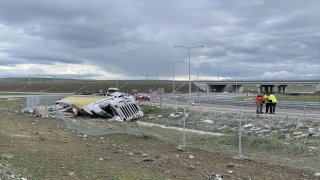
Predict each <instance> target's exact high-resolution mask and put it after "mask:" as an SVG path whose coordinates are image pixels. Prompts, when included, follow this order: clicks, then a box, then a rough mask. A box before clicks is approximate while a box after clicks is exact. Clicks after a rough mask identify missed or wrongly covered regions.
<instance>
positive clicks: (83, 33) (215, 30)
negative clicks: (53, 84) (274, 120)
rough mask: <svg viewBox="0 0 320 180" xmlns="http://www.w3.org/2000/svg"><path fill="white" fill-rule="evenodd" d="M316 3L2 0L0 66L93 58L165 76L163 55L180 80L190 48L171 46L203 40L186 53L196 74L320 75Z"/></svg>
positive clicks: (131, 72)
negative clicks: (173, 66)
mask: <svg viewBox="0 0 320 180" xmlns="http://www.w3.org/2000/svg"><path fill="white" fill-rule="evenodd" d="M319 7H320V1H318V0H308V1H300V0H283V1H276V0H266V1H263V0H230V1H217V2H216V1H209V0H199V1H193V0H175V1H169V0H165V1H150V0H138V1H129V0H121V1H113V0H108V1H104V0H93V1H82V0H68V1H62V0H58V1H53V0H25V1H8V0H0V38H1V40H2V41H1V42H0V50H1V51H0V65H3V66H7V65H10V62H11V65H14V64H24V65H27V64H28V63H30V64H42V65H48V64H52V66H53V65H55V64H59V63H62V64H66V65H67V66H70V67H71V66H72V65H80V66H81V65H83V66H87V65H91V66H98V67H100V68H101V70H102V71H105V72H108V73H113V74H117V75H118V76H123V77H130V78H132V79H139V78H140V79H141V78H146V76H147V75H148V76H150V77H152V78H156V77H157V76H161V77H165V78H166V79H171V78H172V77H171V76H172V64H165V63H163V62H164V61H171V62H173V61H183V63H181V64H180V63H179V64H176V68H175V74H176V75H177V76H179V77H184V78H185V79H187V75H188V60H189V57H188V50H187V49H182V48H174V46H176V45H179V46H186V47H192V46H198V45H203V46H205V47H204V48H197V49H192V50H191V67H192V68H202V67H205V69H206V70H203V71H199V73H200V75H201V76H206V77H208V78H209V77H213V76H215V77H216V76H217V69H218V68H217V66H218V64H219V66H220V68H221V69H220V70H221V77H222V76H224V77H231V78H235V77H236V76H237V75H235V74H239V75H238V76H241V77H242V78H252V79H254V78H278V77H279V76H280V74H281V75H282V77H296V78H300V77H308V78H318V79H319V78H320V71H319V70H317V68H319V69H320V55H319V49H320V40H319V39H320V34H319V32H320V13H319V12H320V11H319ZM1 29H2V30H1ZM300 63H301V65H299V66H294V65H295V64H300ZM288 64H290V67H288ZM259 67H263V68H261V69H259ZM75 68H79V67H78V66H76V67H75ZM92 69H93V67H92ZM101 70H100V71H101ZM75 71H77V70H75ZM79 71H80V70H79ZM293 72H299V75H295V74H294V73H293ZM62 73H63V72H62ZM96 74H97V75H99V73H98V72H96ZM196 74H197V73H196V71H193V72H192V75H193V76H196ZM301 74H305V76H301ZM308 74H309V75H308ZM310 74H311V75H310ZM286 75H287V76H286ZM118 78H121V77H118ZM113 79H114V77H113Z"/></svg>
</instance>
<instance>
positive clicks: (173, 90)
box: [164, 61, 183, 94]
mask: <svg viewBox="0 0 320 180" xmlns="http://www.w3.org/2000/svg"><path fill="white" fill-rule="evenodd" d="M179 62H183V61H175V62H168V61H165V62H164V63H172V94H175V92H176V91H175V88H174V64H175V63H179Z"/></svg>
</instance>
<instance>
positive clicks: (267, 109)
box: [263, 94, 271, 113]
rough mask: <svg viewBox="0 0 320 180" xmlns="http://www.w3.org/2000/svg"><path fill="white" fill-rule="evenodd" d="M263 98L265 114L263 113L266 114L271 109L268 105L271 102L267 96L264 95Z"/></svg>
mask: <svg viewBox="0 0 320 180" xmlns="http://www.w3.org/2000/svg"><path fill="white" fill-rule="evenodd" d="M263 98H264V101H265V102H266V112H265V113H268V112H269V108H270V109H271V107H270V105H271V100H270V99H269V96H268V95H267V94H266V95H264V96H263Z"/></svg>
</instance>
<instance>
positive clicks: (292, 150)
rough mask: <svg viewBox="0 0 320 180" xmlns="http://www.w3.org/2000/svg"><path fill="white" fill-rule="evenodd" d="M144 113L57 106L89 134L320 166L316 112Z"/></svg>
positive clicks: (32, 102) (49, 101)
mask: <svg viewBox="0 0 320 180" xmlns="http://www.w3.org/2000/svg"><path fill="white" fill-rule="evenodd" d="M61 98H62V97H58V96H36V97H28V98H27V106H28V107H32V106H41V105H44V106H45V107H46V108H45V110H46V111H47V112H48V113H47V114H50V113H49V112H50V111H54V110H56V109H55V108H52V105H54V104H55V101H57V100H59V99H61ZM141 107H142V109H143V111H144V113H145V116H144V117H143V118H140V119H139V121H138V122H115V121H109V120H107V119H91V118H90V117H87V116H76V117H74V118H70V117H67V116H65V115H64V114H62V113H60V112H59V111H57V113H56V116H52V117H56V118H58V119H61V120H63V121H65V122H66V124H67V127H68V128H69V129H70V130H72V131H75V132H78V133H82V134H86V135H94V136H98V135H105V134H111V133H125V134H132V135H140V136H142V137H152V138H155V139H158V140H160V141H164V142H167V143H171V144H176V145H177V147H181V148H183V147H186V146H187V147H193V148H198V149H202V150H206V151H210V152H217V153H223V154H227V155H230V156H233V157H237V158H249V159H253V160H257V161H261V162H266V163H273V164H280V165H284V166H290V167H295V168H298V169H305V170H310V171H314V172H319V171H320V163H319V162H320V119H319V118H315V117H291V116H288V115H286V116H281V115H277V116H264V115H261V114H255V113H243V112H241V111H239V112H219V111H214V110H195V109H189V108H177V109H175V108H172V107H165V106H161V107H160V106H149V105H144V106H143V105H141Z"/></svg>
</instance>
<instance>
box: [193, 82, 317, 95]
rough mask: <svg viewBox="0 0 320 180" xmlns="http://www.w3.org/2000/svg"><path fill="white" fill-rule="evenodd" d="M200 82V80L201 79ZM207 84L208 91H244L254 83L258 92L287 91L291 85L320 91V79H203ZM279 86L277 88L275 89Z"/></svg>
mask: <svg viewBox="0 0 320 180" xmlns="http://www.w3.org/2000/svg"><path fill="white" fill-rule="evenodd" d="M199 83H200V81H199ZM202 83H205V84H206V88H205V89H206V91H207V92H224V91H228V90H231V91H233V92H243V85H244V84H246V85H247V84H253V85H255V86H256V87H257V89H258V93H268V92H269V93H285V92H286V88H287V87H288V86H289V85H296V86H314V87H315V91H320V79H319V80H223V81H207V82H205V81H203V82H202ZM275 88H277V90H275Z"/></svg>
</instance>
